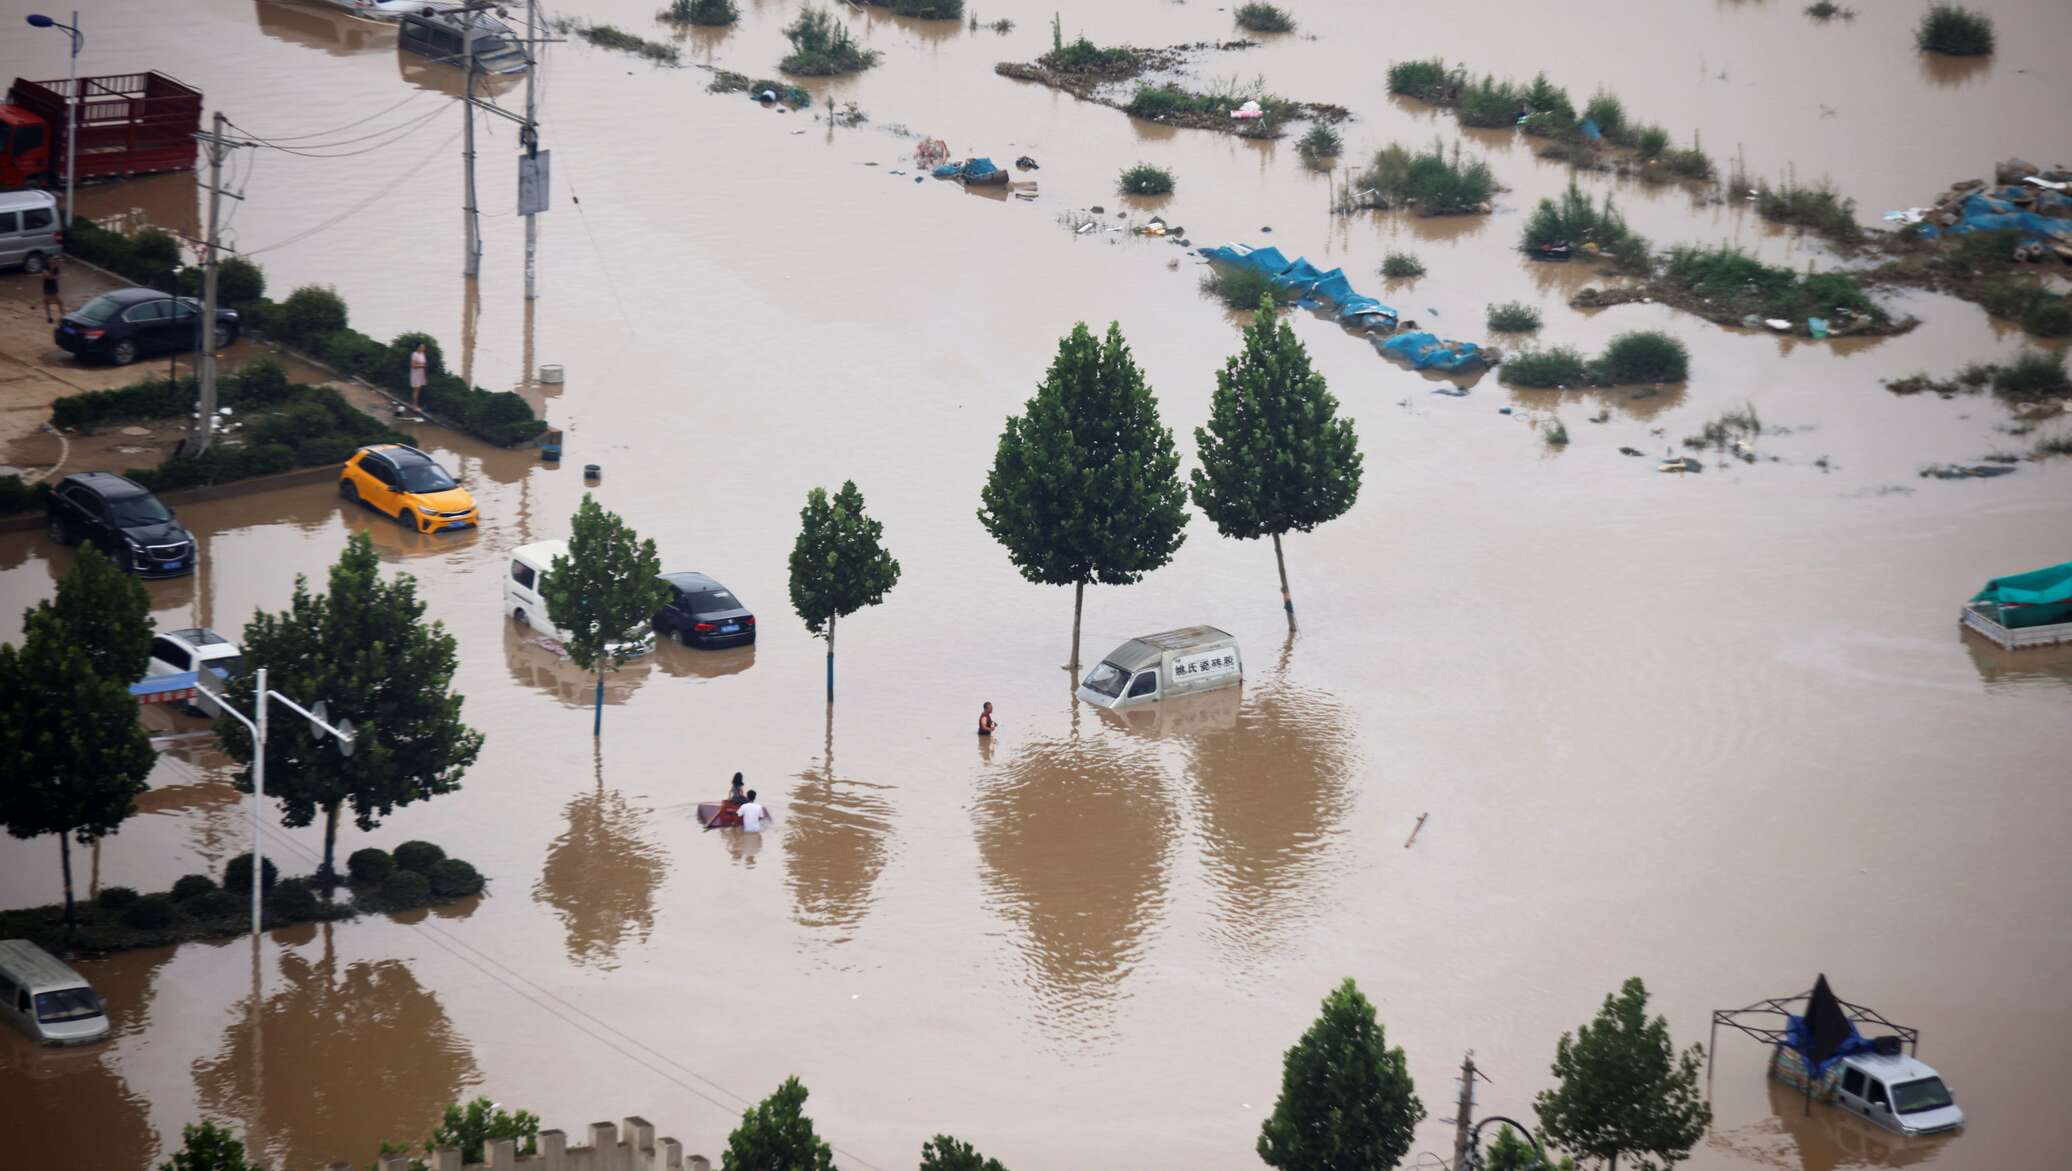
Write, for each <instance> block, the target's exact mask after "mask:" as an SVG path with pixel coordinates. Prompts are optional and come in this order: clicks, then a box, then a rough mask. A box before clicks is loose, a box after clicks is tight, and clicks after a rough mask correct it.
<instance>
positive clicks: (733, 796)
mask: <svg viewBox="0 0 2072 1171" xmlns="http://www.w3.org/2000/svg"><path fill="white" fill-rule="evenodd" d="M747 800H748V794H747V793H746V792H745V791H744V790H743V789H742V788H741V774H740V773H735V774H734V785H733V787H732V788H730V789H728V790H727V800H726V804H727V805H731V806H733V807H734V808H736V809H739V808H741V805H742V803H743V802H745V801H747Z"/></svg>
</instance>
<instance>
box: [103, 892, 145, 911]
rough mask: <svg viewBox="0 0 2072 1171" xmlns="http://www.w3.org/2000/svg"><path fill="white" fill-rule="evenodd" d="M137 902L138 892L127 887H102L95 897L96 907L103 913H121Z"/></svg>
mask: <svg viewBox="0 0 2072 1171" xmlns="http://www.w3.org/2000/svg"><path fill="white" fill-rule="evenodd" d="M136 901H137V892H136V891H134V890H131V889H130V888H129V887H126V886H108V887H102V888H101V893H100V894H98V895H95V896H94V905H95V906H97V907H99V908H101V909H102V910H103V911H120V910H122V909H123V908H124V907H127V906H129V905H130V904H131V903H134V902H136Z"/></svg>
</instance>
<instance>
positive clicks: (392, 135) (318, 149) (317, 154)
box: [230, 109, 445, 159]
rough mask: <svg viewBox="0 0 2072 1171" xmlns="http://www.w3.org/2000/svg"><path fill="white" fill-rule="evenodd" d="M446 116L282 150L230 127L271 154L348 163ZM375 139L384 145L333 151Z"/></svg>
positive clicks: (434, 113) (429, 116)
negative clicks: (277, 153)
mask: <svg viewBox="0 0 2072 1171" xmlns="http://www.w3.org/2000/svg"><path fill="white" fill-rule="evenodd" d="M443 113H445V110H443V109H438V110H433V111H431V112H430V113H428V114H424V115H421V116H419V117H416V118H413V119H411V120H410V121H408V122H403V123H399V124H397V125H395V126H388V127H384V128H382V129H380V130H376V131H373V132H371V133H368V134H362V135H360V136H359V137H357V138H342V139H339V140H338V141H337V142H320V143H315V144H312V145H310V146H306V147H298V146H282V145H281V144H280V143H278V142H273V141H271V140H268V139H264V138H260V137H259V136H258V135H256V134H253V133H252V132H251V131H249V130H245V128H244V127H242V126H237V123H235V122H232V123H230V124H231V125H232V126H237V128H238V129H239V130H244V133H245V136H246V137H245V143H246V145H249V146H263V147H267V148H268V149H271V150H277V151H281V152H283V153H285V154H291V155H301V156H303V157H304V158H312V159H345V158H351V157H353V156H354V155H363V154H372V153H373V152H375V151H377V150H386V149H388V148H389V147H391V146H394V145H395V144H396V143H398V142H401V141H403V140H404V139H405V138H408V137H410V136H411V135H412V134H415V133H416V132H417V131H419V130H421V129H423V128H424V127H425V126H427V125H429V124H430V123H431V122H432V120H433V119H435V118H437V117H438V116H439V115H440V114H443ZM371 138H382V139H383V141H381V142H378V143H375V144H374V145H373V146H369V147H362V148H361V149H359V150H346V151H340V150H332V149H331V148H333V147H340V146H351V145H352V144H354V143H358V142H366V141H367V140H368V139H371Z"/></svg>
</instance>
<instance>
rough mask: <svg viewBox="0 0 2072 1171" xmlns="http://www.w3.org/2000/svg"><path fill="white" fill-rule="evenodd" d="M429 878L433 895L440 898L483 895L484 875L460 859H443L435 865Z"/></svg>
mask: <svg viewBox="0 0 2072 1171" xmlns="http://www.w3.org/2000/svg"><path fill="white" fill-rule="evenodd" d="M427 878H428V880H429V881H430V883H431V888H432V894H433V895H434V896H436V897H438V898H442V899H458V898H464V897H466V896H468V895H478V894H481V893H482V875H480V874H479V873H477V872H476V870H475V868H474V867H473V866H470V865H469V864H467V863H466V862H463V861H461V860H460V859H458V858H441V859H440V860H439V861H438V862H436V863H434V864H433V866H432V871H431V873H430V875H428V876H427Z"/></svg>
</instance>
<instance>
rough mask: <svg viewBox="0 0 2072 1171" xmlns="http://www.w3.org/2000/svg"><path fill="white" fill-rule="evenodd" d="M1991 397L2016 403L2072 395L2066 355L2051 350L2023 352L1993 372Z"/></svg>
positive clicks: (2071, 383)
mask: <svg viewBox="0 0 2072 1171" xmlns="http://www.w3.org/2000/svg"><path fill="white" fill-rule="evenodd" d="M1993 393H1994V394H1997V395H1999V396H2000V397H2002V398H2007V399H2013V400H2015V401H2016V402H2026V401H2030V400H2034V399H2043V398H2064V397H2066V396H2068V395H2072V379H2067V377H2066V375H2065V355H2063V354H2060V353H2053V352H2052V351H2050V350H2025V351H2023V352H2022V355H2021V356H2020V357H2018V358H2016V359H2015V360H2014V361H2012V362H2009V363H2007V364H2006V365H2003V366H2000V367H1998V368H1996V369H1995V370H1994V371H1993Z"/></svg>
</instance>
